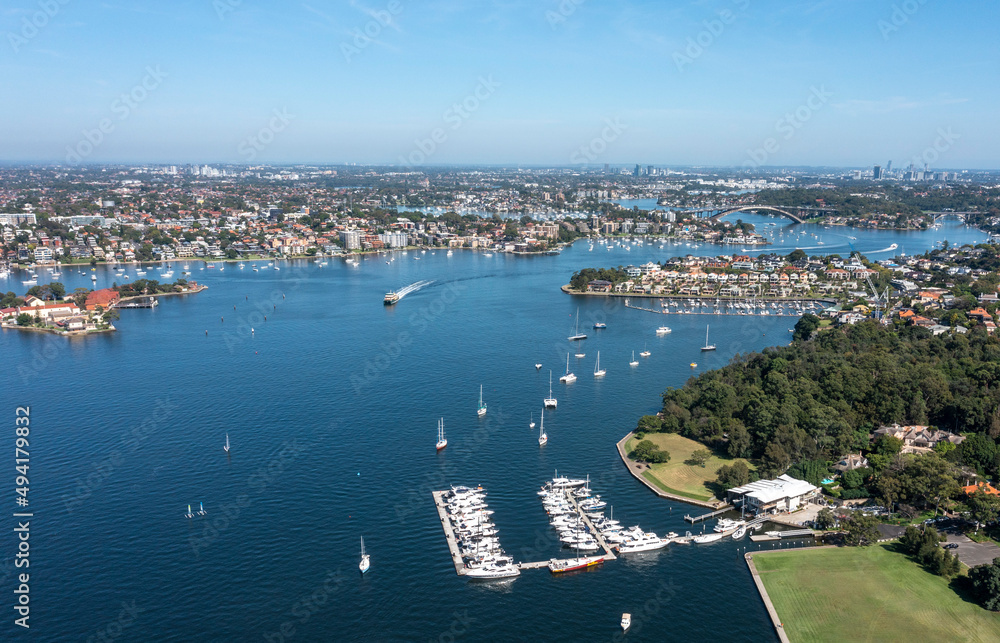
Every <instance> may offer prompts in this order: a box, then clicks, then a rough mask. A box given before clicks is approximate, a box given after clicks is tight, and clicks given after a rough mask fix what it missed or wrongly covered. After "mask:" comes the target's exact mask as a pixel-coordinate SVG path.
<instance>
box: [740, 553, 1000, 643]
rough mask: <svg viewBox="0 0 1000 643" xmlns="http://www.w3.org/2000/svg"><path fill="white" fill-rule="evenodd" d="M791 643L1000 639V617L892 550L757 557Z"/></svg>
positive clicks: (755, 557)
mask: <svg viewBox="0 0 1000 643" xmlns="http://www.w3.org/2000/svg"><path fill="white" fill-rule="evenodd" d="M753 561H754V565H755V566H756V567H757V571H758V572H759V574H760V578H761V580H762V581H763V582H764V587H765V588H766V589H767V593H768V595H769V596H770V597H771V602H772V603H773V604H774V608H775V610H776V611H777V613H778V618H779V619H780V620H781V622H782V624H783V626H784V630H785V633H786V634H788V638H789V639H790V640H791V641H792V643H800V642H805V641H838V642H841V641H907V642H912V643H915V642H916V641H983V642H986V641H993V642H995V641H1000V614H998V613H996V612H989V611H987V610H984V609H983V608H981V607H979V606H978V605H976V604H975V603H971V602H968V601H966V600H965V598H963V597H962V596H960V595H959V594H958V593H957V592H955V590H954V589H952V588H951V587H950V586H949V581H947V580H945V579H943V578H941V577H940V576H935V575H934V574H931V573H930V572H927V571H925V570H924V569H923V568H922V567H921V566H920V565H918V564H917V563H915V562H913V561H912V560H910V559H909V558H907V557H906V556H904V555H903V554H900V553H896V552H894V551H891V549H890V546H889V545H874V546H872V547H837V548H830V549H812V550H809V549H801V550H789V551H777V552H767V553H763V554H755V555H754V557H753Z"/></svg>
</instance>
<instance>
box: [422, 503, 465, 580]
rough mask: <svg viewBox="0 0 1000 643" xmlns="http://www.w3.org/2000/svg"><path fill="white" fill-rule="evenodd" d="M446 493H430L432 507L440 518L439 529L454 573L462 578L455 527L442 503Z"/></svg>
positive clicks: (460, 555)
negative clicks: (445, 543)
mask: <svg viewBox="0 0 1000 643" xmlns="http://www.w3.org/2000/svg"><path fill="white" fill-rule="evenodd" d="M446 493H448V492H447V491H432V492H431V495H432V496H434V505H435V506H436V507H437V511H438V517H440V518H441V528H442V529H444V539H445V542H447V543H448V551H450V552H451V561H452V562H453V563H455V573H456V574H458V575H459V576H464V575H465V573H466V569H465V562H464V561H463V560H462V553H461V552H460V551H459V550H458V539H457V538H455V527H454V526H453V525H452V524H451V516H449V515H448V510H447V505H445V502H444V494H446Z"/></svg>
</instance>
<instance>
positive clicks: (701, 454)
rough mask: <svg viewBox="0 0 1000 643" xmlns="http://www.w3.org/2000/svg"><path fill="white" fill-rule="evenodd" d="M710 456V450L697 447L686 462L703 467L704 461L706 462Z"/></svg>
mask: <svg viewBox="0 0 1000 643" xmlns="http://www.w3.org/2000/svg"><path fill="white" fill-rule="evenodd" d="M711 457H712V452H711V451H709V450H708V449H697V450H695V452H694V453H692V454H691V459H690V460H688V462H689V463H691V464H693V465H695V466H700V467H702V468H704V467H705V463H706V462H708V459H709V458H711ZM685 464H687V463H685Z"/></svg>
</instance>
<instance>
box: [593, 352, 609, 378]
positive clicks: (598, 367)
mask: <svg viewBox="0 0 1000 643" xmlns="http://www.w3.org/2000/svg"><path fill="white" fill-rule="evenodd" d="M606 374H607V371H605V370H604V369H603V368H601V351H597V363H596V364H594V377H604V376H605V375H606Z"/></svg>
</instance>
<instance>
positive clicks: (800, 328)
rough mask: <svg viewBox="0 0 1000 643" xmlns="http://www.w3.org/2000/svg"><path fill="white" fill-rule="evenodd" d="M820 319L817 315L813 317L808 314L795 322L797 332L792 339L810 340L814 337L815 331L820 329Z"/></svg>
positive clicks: (795, 331)
mask: <svg viewBox="0 0 1000 643" xmlns="http://www.w3.org/2000/svg"><path fill="white" fill-rule="evenodd" d="M819 321H820V320H819V317H817V316H816V315H811V314H809V313H806V314H805V315H802V317H800V318H799V321H797V322H795V330H794V332H793V333H792V339H794V340H804V339H809V337H810V336H812V334H813V331H814V330H816V329H817V328H819Z"/></svg>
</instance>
